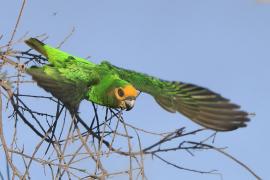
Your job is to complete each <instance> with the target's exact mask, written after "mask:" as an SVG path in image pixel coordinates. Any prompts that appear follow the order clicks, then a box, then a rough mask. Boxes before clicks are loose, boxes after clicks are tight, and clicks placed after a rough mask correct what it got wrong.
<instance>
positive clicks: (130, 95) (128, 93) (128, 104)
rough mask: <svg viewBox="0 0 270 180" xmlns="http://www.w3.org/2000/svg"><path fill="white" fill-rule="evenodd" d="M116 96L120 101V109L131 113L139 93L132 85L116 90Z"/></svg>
mask: <svg viewBox="0 0 270 180" xmlns="http://www.w3.org/2000/svg"><path fill="white" fill-rule="evenodd" d="M114 95H115V97H116V99H117V101H118V106H119V108H121V109H126V110H127V111H129V110H131V109H132V108H133V107H134V104H135V100H136V97H137V96H138V91H137V90H136V89H135V88H134V87H133V86H132V85H127V86H125V87H124V88H122V87H119V88H115V89H114Z"/></svg>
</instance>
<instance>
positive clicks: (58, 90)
mask: <svg viewBox="0 0 270 180" xmlns="http://www.w3.org/2000/svg"><path fill="white" fill-rule="evenodd" d="M26 71H27V73H28V74H30V75H31V76H32V78H33V80H35V81H36V82H37V84H38V85H39V86H40V87H42V88H43V89H45V90H46V91H48V92H50V93H51V94H52V95H53V96H55V97H56V98H58V99H59V100H61V101H62V102H63V103H64V104H65V106H66V107H67V108H73V109H76V108H78V105H79V103H80V101H81V100H82V99H83V98H85V95H86V92H87V91H88V90H89V86H90V85H91V84H86V83H85V82H82V81H80V80H78V79H76V81H75V80H74V79H70V78H67V77H66V76H65V75H64V74H63V73H61V72H60V71H59V69H57V68H55V67H51V66H43V67H31V68H29V69H27V70H26Z"/></svg>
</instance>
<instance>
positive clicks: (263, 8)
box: [0, 0, 270, 180]
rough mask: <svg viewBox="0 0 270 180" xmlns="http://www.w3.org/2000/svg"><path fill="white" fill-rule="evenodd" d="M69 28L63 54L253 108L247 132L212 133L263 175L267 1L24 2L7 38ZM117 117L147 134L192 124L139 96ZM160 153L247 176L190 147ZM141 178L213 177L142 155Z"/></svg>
mask: <svg viewBox="0 0 270 180" xmlns="http://www.w3.org/2000/svg"><path fill="white" fill-rule="evenodd" d="M20 5H21V3H19V1H15V0H10V1H4V2H1V6H2V7H5V8H1V11H0V17H2V18H1V21H0V34H3V35H5V36H4V38H3V40H1V41H0V43H1V42H2V41H5V40H8V39H9V37H10V31H11V30H12V28H13V26H14V23H15V20H16V16H17V14H18V9H19V7H20ZM54 13H56V15H54ZM73 27H75V33H74V34H73V36H72V37H71V38H70V39H69V40H68V41H67V42H66V43H65V44H64V46H63V47H62V49H63V50H65V51H67V52H70V53H71V54H74V55H77V56H81V57H87V56H89V55H90V56H91V61H93V62H95V63H99V62H100V61H101V60H104V59H106V60H109V61H110V62H111V63H112V64H115V65H117V66H121V67H125V68H128V69H133V70H137V71H140V72H145V73H147V74H151V75H154V76H157V77H160V78H162V79H167V80H179V81H184V82H191V83H194V84H198V85H201V86H205V87H208V88H210V89H212V90H214V91H216V92H219V93H221V94H222V95H223V96H225V97H227V98H229V99H231V100H232V101H233V102H236V103H238V104H240V105H241V106H242V108H243V109H244V110H246V111H249V112H255V113H256V116H255V117H253V118H252V120H251V122H250V123H249V124H248V127H247V128H243V129H240V130H237V131H235V132H229V133H220V134H219V135H218V139H217V144H219V145H222V146H228V147H229V148H228V152H230V153H231V154H232V155H234V156H235V157H237V158H238V159H239V160H242V161H243V162H244V163H246V164H247V165H249V166H250V167H252V169H253V170H254V171H255V172H256V173H257V174H258V175H260V176H261V177H262V178H263V179H267V178H270V175H269V161H270V156H269V152H268V151H269V148H270V144H269V141H268V140H267V139H266V137H269V130H268V128H269V127H270V121H269V115H268V113H269V102H270V95H269V92H270V83H269V77H270V70H269V69H270V33H269V32H270V4H267V3H266V4H258V3H256V2H255V0H220V1H217V0H204V1H195V0H170V1H165V0H148V1H144V0H136V1H127V0H111V1H108V0H107V1H106V0H98V1H97V0H90V1H89V0H88V1H64V0H58V1H53V0H48V1H28V2H27V4H26V8H25V11H24V14H23V17H22V20H21V23H20V26H19V29H18V32H17V34H16V37H17V38H19V37H21V36H23V35H24V34H25V33H26V32H29V33H28V36H36V35H40V34H43V33H47V35H48V36H49V39H48V40H47V42H48V43H50V44H51V45H57V44H58V43H59V42H61V41H62V40H63V39H64V38H65V37H66V35H67V34H68V33H69V32H70V31H71V29H72V28H73ZM18 48H25V45H19V46H18ZM27 91H29V92H30V91H31V89H27ZM40 91H41V90H40ZM43 93H44V92H43ZM44 107H45V106H44ZM42 108H43V107H42ZM82 109H83V110H86V109H87V107H82ZM145 115H147V116H145ZM125 118H126V119H128V122H131V123H134V124H135V125H137V126H139V127H141V128H145V129H152V130H161V131H170V130H173V129H175V128H179V127H182V126H187V127H188V129H195V128H198V126H197V125H196V124H194V123H192V122H191V121H189V120H187V119H186V118H185V117H183V116H181V115H179V114H170V113H168V112H165V111H164V110H163V109H161V108H160V107H159V106H158V105H157V104H156V103H155V102H154V100H153V99H152V98H151V97H150V96H148V95H142V96H140V97H139V99H138V100H137V103H136V107H135V108H134V110H133V111H131V112H127V113H126V114H125ZM24 128H26V127H24ZM6 133H7V134H8V133H9V132H8V131H6ZM30 133H31V132H29V135H26V136H29V137H30V136H31V134H30ZM28 143H31V142H28ZM146 143H151V142H146ZM29 145H30V144H29ZM167 158H168V159H173V160H174V161H176V162H177V163H179V164H181V165H183V166H186V167H191V168H192V167H194V168H197V169H204V168H207V169H208V168H209V169H211V168H215V169H218V170H220V172H221V173H222V174H223V178H224V179H246V180H248V179H254V178H253V177H252V176H251V175H250V174H249V173H248V172H247V171H245V170H243V168H241V167H239V166H238V165H236V164H235V163H234V162H232V161H230V160H228V159H226V158H224V157H223V156H221V155H219V154H216V153H213V152H204V153H202V152H199V153H198V154H197V155H196V156H195V157H192V158H190V157H188V158H187V155H184V154H181V156H180V155H179V154H178V153H171V154H169V155H168V156H167ZM267 167H268V168H267ZM3 168H4V167H2V163H1V164H0V170H1V171H3ZM146 175H147V177H148V178H149V179H165V178H166V179H177V178H182V179H207V180H210V179H219V177H218V176H211V175H200V174H194V173H190V172H186V171H179V170H176V169H174V168H172V167H169V166H167V165H164V164H162V163H161V162H159V161H158V160H151V158H149V159H147V160H146ZM35 176H36V177H38V176H39V175H38V174H36V175H35ZM39 179H40V180H41V179H43V178H42V177H39ZM44 179H46V177H44ZM123 179H125V178H123Z"/></svg>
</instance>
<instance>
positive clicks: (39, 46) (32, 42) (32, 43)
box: [25, 38, 48, 58]
mask: <svg viewBox="0 0 270 180" xmlns="http://www.w3.org/2000/svg"><path fill="white" fill-rule="evenodd" d="M25 43H26V44H27V45H28V46H29V47H31V48H32V49H34V50H36V51H38V52H39V53H40V54H42V55H43V56H45V57H46V58H48V55H47V52H46V49H45V48H44V46H45V44H44V43H43V42H41V41H40V40H38V39H36V38H30V39H27V40H25Z"/></svg>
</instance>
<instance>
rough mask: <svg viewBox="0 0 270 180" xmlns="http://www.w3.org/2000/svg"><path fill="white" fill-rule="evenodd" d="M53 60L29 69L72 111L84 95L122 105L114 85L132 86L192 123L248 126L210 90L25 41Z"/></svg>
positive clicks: (243, 115)
mask: <svg viewBox="0 0 270 180" xmlns="http://www.w3.org/2000/svg"><path fill="white" fill-rule="evenodd" d="M25 42H26V44H27V45H29V46H30V47H31V48H33V49H35V50H36V51H38V52H39V53H41V54H42V55H44V56H45V57H46V58H48V61H49V63H50V64H48V65H45V66H43V67H31V68H29V69H27V73H29V74H30V75H31V76H32V77H33V79H34V80H35V81H37V84H38V85H39V86H41V87H42V88H44V89H45V90H46V91H48V92H50V93H52V95H53V96H55V97H56V98H58V99H60V100H61V101H62V102H63V103H64V104H65V105H66V106H67V107H68V108H69V109H75V110H76V109H77V108H78V106H79V103H80V102H81V100H83V99H87V100H89V101H92V102H94V103H97V104H100V105H104V106H107V107H112V108H118V106H119V104H118V101H117V100H116V98H115V96H114V94H113V93H112V92H113V90H114V89H115V88H118V87H124V86H126V85H130V84H132V85H133V86H134V87H135V88H136V89H137V90H139V91H142V92H145V93H148V94H150V95H152V96H153V97H154V99H155V100H156V102H157V103H158V104H159V105H160V106H161V107H162V108H164V109H165V110H167V111H169V112H171V113H176V112H179V113H182V114H183V115H185V116H186V117H188V118H189V119H191V120H193V121H194V122H196V123H198V124H200V125H202V126H204V127H206V128H210V129H214V130H217V131H230V130H234V129H237V128H240V127H244V126H246V122H247V121H249V118H248V113H246V112H245V111H241V110H240V106H238V105H236V104H234V103H231V102H230V101H229V100H228V99H226V98H224V97H222V96H221V95H220V94H217V93H215V92H213V91H211V90H209V89H207V88H204V87H200V86H197V85H194V84H189V83H183V82H173V81H172V82H170V81H165V80H161V79H158V78H155V77H153V76H149V75H147V74H143V73H138V72H135V71H131V70H126V69H123V68H119V67H117V66H114V65H111V64H110V63H109V62H106V61H104V62H102V63H101V64H100V65H96V64H94V63H92V62H89V61H87V60H85V59H82V58H79V57H76V56H72V55H70V54H68V53H66V52H63V51H61V50H59V49H56V48H53V47H51V46H49V45H45V44H44V43H42V42H40V41H39V40H37V39H34V38H30V39H28V40H26V41H25Z"/></svg>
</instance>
